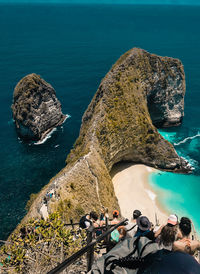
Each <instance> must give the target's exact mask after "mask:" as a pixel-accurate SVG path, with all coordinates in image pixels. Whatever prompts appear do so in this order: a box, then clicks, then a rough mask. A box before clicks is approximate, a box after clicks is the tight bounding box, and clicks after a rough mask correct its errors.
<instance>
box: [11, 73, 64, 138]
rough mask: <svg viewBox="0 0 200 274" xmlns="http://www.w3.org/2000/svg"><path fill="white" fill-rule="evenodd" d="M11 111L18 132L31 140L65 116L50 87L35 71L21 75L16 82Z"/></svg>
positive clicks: (53, 126)
mask: <svg viewBox="0 0 200 274" xmlns="http://www.w3.org/2000/svg"><path fill="white" fill-rule="evenodd" d="M12 111H13V119H14V121H15V125H16V128H17V132H18V134H19V136H20V137H21V138H23V139H26V140H33V141H39V140H40V141H41V140H42V139H44V138H45V136H46V135H47V134H48V133H49V132H50V131H51V130H52V129H53V128H55V127H57V126H59V125H61V124H62V123H63V121H64V120H65V118H66V115H63V114H62V111H61V104H60V102H59V101H58V99H57V98H56V93H55V90H54V89H53V87H52V86H51V85H50V84H48V83H47V82H46V81H44V80H43V79H42V78H40V76H39V75H36V74H29V75H27V76H25V77H24V78H23V79H22V80H20V81H19V83H18V84H17V85H16V87H15V90H14V94H13V104H12Z"/></svg>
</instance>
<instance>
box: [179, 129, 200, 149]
mask: <svg viewBox="0 0 200 274" xmlns="http://www.w3.org/2000/svg"><path fill="white" fill-rule="evenodd" d="M197 137H200V133H199V132H198V133H197V134H196V135H194V136H191V137H186V138H185V139H183V140H182V141H180V142H178V143H174V146H179V145H180V144H184V143H186V142H187V141H188V140H192V139H195V138H197Z"/></svg>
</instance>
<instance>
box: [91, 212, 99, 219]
mask: <svg viewBox="0 0 200 274" xmlns="http://www.w3.org/2000/svg"><path fill="white" fill-rule="evenodd" d="M90 219H93V220H95V221H97V220H98V214H97V213H96V212H95V211H91V212H90Z"/></svg>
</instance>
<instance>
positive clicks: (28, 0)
mask: <svg viewBox="0 0 200 274" xmlns="http://www.w3.org/2000/svg"><path fill="white" fill-rule="evenodd" d="M0 4H71V5H73V4H74V5H77V4H83V5H85V4H87V5H93V4H97V5H102V4H103V5H106V4H108V5H149V6H151V5H161V6H200V2H199V1H198V2H196V1H195V0H193V1H191V0H182V1H181V0H175V1H173V0H163V1H161V0H153V1H151V3H149V1H148V0H140V1H138V0H124V1H123V0H101V2H99V0H0Z"/></svg>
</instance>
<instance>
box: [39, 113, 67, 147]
mask: <svg viewBox="0 0 200 274" xmlns="http://www.w3.org/2000/svg"><path fill="white" fill-rule="evenodd" d="M70 117H71V116H70V115H69V114H66V117H65V120H64V121H63V123H64V122H65V121H66V120H67V119H68V118H70ZM63 123H62V124H63ZM56 130H57V128H56V127H55V128H53V129H52V130H51V131H50V132H49V133H48V134H47V136H46V137H45V138H44V139H43V140H42V141H38V142H36V143H34V145H41V144H44V143H45V142H46V140H48V139H49V138H51V135H52V133H53V132H55V131H56Z"/></svg>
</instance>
